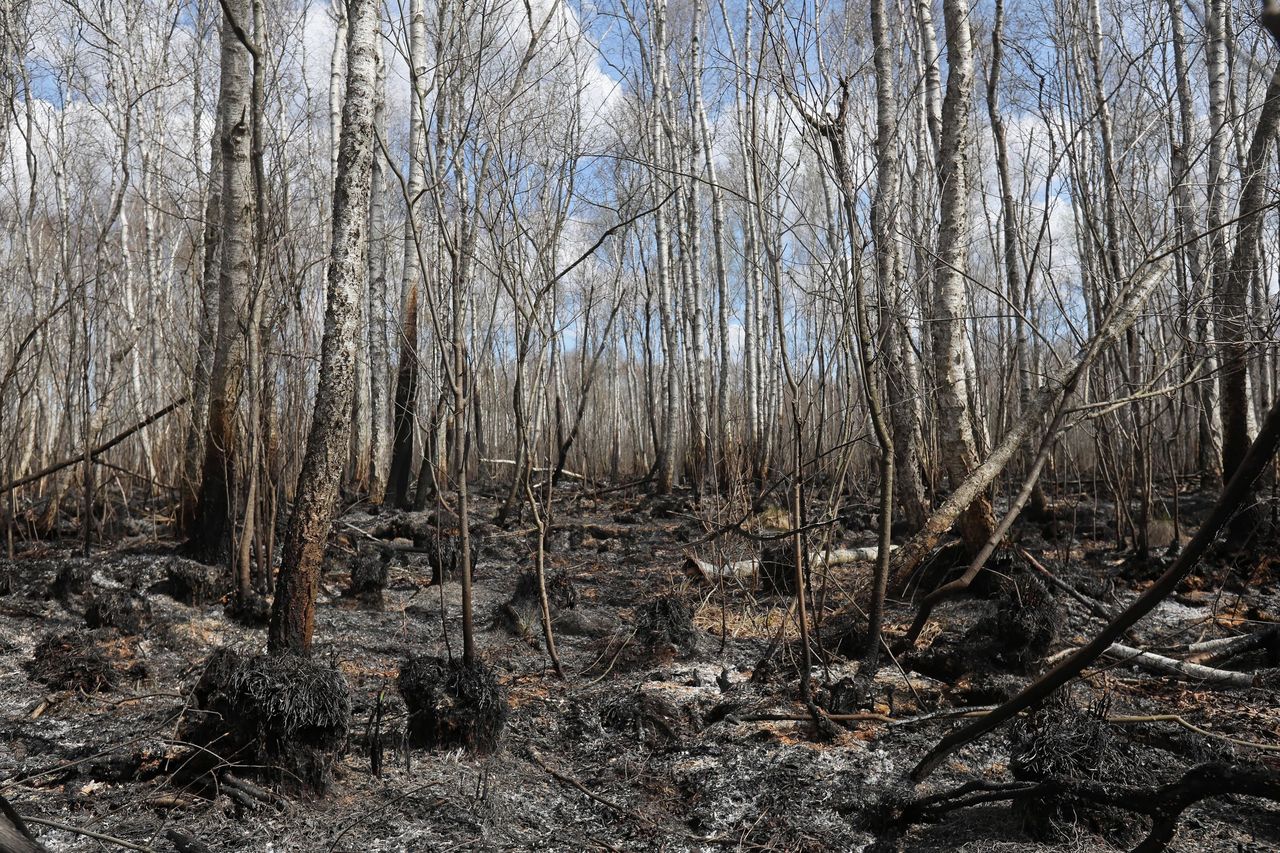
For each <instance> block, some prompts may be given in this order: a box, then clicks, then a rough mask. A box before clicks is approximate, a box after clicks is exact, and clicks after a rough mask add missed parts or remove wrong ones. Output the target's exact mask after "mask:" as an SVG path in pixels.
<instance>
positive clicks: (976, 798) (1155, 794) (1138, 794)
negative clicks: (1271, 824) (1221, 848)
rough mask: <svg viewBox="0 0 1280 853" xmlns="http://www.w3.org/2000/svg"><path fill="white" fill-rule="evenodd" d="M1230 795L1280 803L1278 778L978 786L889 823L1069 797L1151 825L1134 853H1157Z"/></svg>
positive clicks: (1225, 773)
mask: <svg viewBox="0 0 1280 853" xmlns="http://www.w3.org/2000/svg"><path fill="white" fill-rule="evenodd" d="M1228 794H1235V795H1241V796H1249V797H1262V798H1263V799H1267V800H1273V801H1280V774H1277V773H1276V771H1274V770H1269V769H1264V768H1254V767H1232V766H1230V765H1226V764H1202V765H1200V766H1198V767H1192V768H1191V769H1190V770H1188V771H1187V772H1186V773H1184V774H1183V775H1182V778H1180V779H1178V780H1177V781H1175V782H1170V783H1168V784H1167V785H1159V786H1156V787H1152V788H1145V787H1140V786H1135V785H1115V784H1108V783H1106V782H1100V781H1090V780H1083V779H1066V778H1051V779H1046V780H1044V781H1042V782H991V781H987V780H977V781H973V782H968V783H966V784H964V785H961V786H960V787H958V788H955V789H952V790H949V791H943V792H942V793H939V794H932V795H930V796H927V797H922V798H920V799H918V800H915V801H913V802H910V803H907V804H906V805H904V806H901V807H899V808H897V809H894V812H895V813H893V814H891V815H889V816H888V817H889V823H891V824H892V828H893V829H895V830H898V831H901V830H902V829H905V828H906V827H909V826H910V825H911V824H913V823H927V822H934V821H937V820H939V819H940V818H941V817H942V816H943V815H945V814H947V813H948V812H952V811H955V810H957V809H961V808H965V807H968V806H976V805H981V804H985V803H994V802H1001V801H1014V800H1031V799H1039V798H1043V797H1046V796H1052V797H1058V798H1061V797H1064V796H1066V797H1070V798H1072V799H1076V800H1083V801H1087V802H1091V803H1095V804H1099V805H1106V806H1113V807H1116V808H1120V809H1124V810H1126V811H1129V812H1136V813H1138V814H1142V815H1146V816H1147V817H1149V818H1150V819H1151V829H1150V830H1149V831H1148V833H1147V837H1146V838H1144V839H1143V840H1142V842H1140V843H1139V844H1138V845H1137V846H1136V847H1134V848H1133V850H1132V851H1131V853H1159V851H1161V850H1164V849H1165V848H1166V847H1167V846H1168V845H1169V842H1170V841H1172V840H1173V836H1174V833H1175V832H1176V831H1177V826H1178V818H1180V817H1181V816H1182V813H1183V812H1184V811H1186V810H1187V809H1188V808H1190V807H1191V806H1193V805H1195V804H1196V803H1198V802H1200V801H1201V800H1204V799H1207V798H1209V797H1221V796H1226V795H1228ZM891 844H892V839H891V838H886V839H882V841H881V846H880V847H877V848H875V849H887V845H891Z"/></svg>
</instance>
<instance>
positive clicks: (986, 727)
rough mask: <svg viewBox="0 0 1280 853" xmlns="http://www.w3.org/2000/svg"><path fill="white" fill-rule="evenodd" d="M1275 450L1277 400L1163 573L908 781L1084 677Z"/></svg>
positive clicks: (953, 737)
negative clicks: (1213, 501) (1215, 498)
mask: <svg viewBox="0 0 1280 853" xmlns="http://www.w3.org/2000/svg"><path fill="white" fill-rule="evenodd" d="M1277 447H1280V400H1277V401H1276V402H1275V403H1274V404H1273V405H1272V407H1271V410H1270V411H1269V412H1268V413H1267V417H1266V420H1265V421H1263V424H1262V428H1261V429H1260V430H1259V431H1258V437H1257V438H1255V439H1254V440H1253V443H1252V444H1251V445H1250V446H1249V452H1248V453H1247V454H1245V458H1244V459H1243V460H1242V461H1241V463H1240V466H1239V467H1238V468H1237V469H1236V473H1235V474H1234V475H1233V476H1232V477H1231V481H1230V482H1229V483H1227V485H1226V487H1225V488H1224V489H1223V490H1222V496H1221V497H1219V498H1218V502H1217V504H1215V505H1214V507H1213V510H1212V511H1211V512H1210V514H1209V517H1208V519H1206V520H1205V523H1204V524H1203V525H1201V527H1200V529H1199V530H1197V531H1196V535H1195V536H1194V537H1192V539H1191V541H1190V542H1189V543H1188V544H1187V546H1186V548H1185V549H1184V550H1183V551H1182V553H1181V554H1179V555H1178V558H1177V559H1176V560H1174V562H1173V564H1172V565H1170V566H1169V568H1168V569H1167V570H1166V571H1165V573H1164V574H1163V575H1161V576H1160V578H1159V579H1158V580H1156V582H1155V583H1154V584H1152V585H1151V586H1150V587H1149V588H1148V589H1147V591H1146V592H1144V593H1143V594H1142V595H1140V596H1138V598H1136V599H1135V600H1134V601H1133V603H1132V604H1130V605H1129V606H1128V607H1126V608H1125V609H1124V610H1123V611H1122V612H1121V613H1120V614H1119V615H1117V616H1116V617H1115V618H1114V619H1112V620H1111V622H1109V623H1108V624H1107V625H1106V627H1104V628H1103V629H1102V630H1101V631H1099V632H1098V635H1097V636H1096V637H1094V638H1093V640H1091V641H1090V642H1089V643H1088V644H1087V645H1085V646H1083V647H1081V648H1080V650H1079V651H1077V652H1076V653H1075V654H1073V655H1071V656H1070V657H1068V658H1067V659H1066V660H1064V661H1063V662H1062V663H1060V664H1058V665H1057V666H1055V667H1054V668H1053V669H1051V670H1049V671H1048V672H1047V673H1045V674H1044V675H1042V676H1041V677H1040V678H1039V679H1037V680H1036V681H1034V682H1032V683H1031V684H1029V685H1028V686H1027V687H1025V688H1024V689H1023V690H1022V692H1020V693H1019V694H1018V695H1017V696H1015V697H1013V698H1012V699H1010V700H1009V701H1008V702H1006V703H1004V704H1003V705H1001V706H1000V707H998V708H996V709H995V710H994V711H992V712H991V713H990V714H988V715H986V716H984V717H981V718H979V719H977V720H974V721H973V722H971V723H969V724H968V725H966V726H963V727H962V728H960V729H957V730H956V731H954V732H952V733H951V734H949V735H947V736H946V737H944V738H943V739H942V740H941V741H939V742H938V745H937V746H935V747H934V748H933V749H932V750H931V751H930V752H929V754H928V755H926V756H925V757H924V758H923V759H921V761H920V763H919V764H917V765H916V766H915V768H914V769H913V770H912V771H911V778H912V779H915V780H916V781H920V780H921V779H924V778H925V777H926V776H928V775H929V774H930V773H932V772H933V771H934V770H935V769H936V768H937V767H938V765H939V764H941V763H942V761H943V759H945V758H946V757H947V756H948V755H950V754H951V753H953V752H955V751H956V750H957V749H959V748H960V747H962V746H964V745H965V744H967V743H969V742H970V741H973V740H976V739H977V738H979V737H982V736H983V735H984V734H987V733H988V732H990V731H991V730H992V729H994V728H996V727H997V726H999V725H1000V724H1001V723H1003V722H1004V721H1005V720H1008V719H1010V718H1011V717H1013V716H1014V715H1016V714H1018V713H1019V712H1021V711H1024V710H1026V709H1027V708H1030V707H1032V706H1034V705H1037V704H1038V703H1040V702H1042V701H1044V700H1045V699H1047V698H1048V697H1049V696H1050V695H1051V694H1052V693H1053V692H1054V691H1055V690H1057V689H1058V688H1059V687H1062V686H1063V685H1064V684H1066V683H1067V682H1069V681H1071V680H1072V679H1073V678H1075V677H1076V676H1077V675H1079V674H1080V673H1081V672H1083V671H1084V669H1085V667H1087V666H1089V664H1091V663H1093V662H1094V661H1095V660H1097V659H1098V658H1099V657H1101V656H1102V655H1103V654H1104V653H1106V652H1107V650H1109V649H1110V648H1111V647H1112V645H1113V644H1114V643H1115V642H1116V641H1117V640H1119V639H1120V638H1121V637H1122V636H1123V635H1124V633H1125V632H1126V631H1128V630H1129V629H1130V628H1131V627H1133V626H1134V625H1135V624H1137V622H1138V621H1139V620H1140V619H1142V618H1143V617H1144V616H1146V615H1147V614H1148V613H1150V612H1151V610H1152V609H1154V608H1155V606H1156V605H1157V604H1159V603H1160V602H1161V601H1163V600H1164V599H1165V598H1167V597H1168V596H1169V594H1170V593H1172V592H1173V590H1174V589H1175V588H1176V587H1177V585H1178V584H1179V583H1180V582H1181V581H1182V579H1183V578H1185V577H1186V576H1187V575H1188V574H1190V573H1191V570H1192V569H1194V568H1195V567H1196V565H1197V564H1198V563H1199V561H1200V558H1201V557H1202V556H1204V554H1205V552H1206V551H1208V550H1209V546H1210V545H1212V544H1213V542H1214V540H1215V539H1216V538H1217V536H1218V534H1219V533H1221V532H1222V530H1223V529H1224V528H1225V527H1226V526H1227V524H1228V523H1229V522H1230V521H1231V519H1232V518H1233V517H1234V516H1235V513H1236V511H1237V510H1238V509H1239V508H1240V506H1241V505H1242V504H1243V503H1244V501H1245V500H1246V499H1247V498H1248V497H1249V495H1250V494H1252V493H1253V483H1254V481H1255V480H1256V479H1257V478H1258V476H1259V475H1260V474H1261V473H1262V471H1263V470H1264V469H1265V468H1266V467H1267V465H1269V464H1270V463H1271V460H1272V458H1274V456H1275V454H1276V449H1277Z"/></svg>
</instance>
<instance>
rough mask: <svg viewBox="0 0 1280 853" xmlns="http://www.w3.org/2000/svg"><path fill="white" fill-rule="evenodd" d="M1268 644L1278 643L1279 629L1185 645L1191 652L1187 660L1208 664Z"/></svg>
mask: <svg viewBox="0 0 1280 853" xmlns="http://www.w3.org/2000/svg"><path fill="white" fill-rule="evenodd" d="M1269 644H1271V645H1273V647H1274V644H1280V630H1277V629H1276V628H1274V627H1272V628H1268V629H1266V630H1262V631H1255V632H1253V633H1252V634H1245V635H1244V636H1241V637H1223V638H1221V639H1218V640H1206V641H1204V642H1203V643H1192V644H1191V645H1190V646H1188V647H1187V651H1188V652H1190V653H1191V656H1190V657H1189V658H1187V660H1189V661H1191V662H1192V663H1201V664H1205V665H1206V666H1208V665H1209V664H1214V663H1221V662H1222V661H1227V660H1231V659H1232V658H1234V657H1239V656H1240V655H1242V654H1245V653H1247V652H1251V651H1254V650H1255V649H1260V648H1262V647H1263V646H1267V645H1269Z"/></svg>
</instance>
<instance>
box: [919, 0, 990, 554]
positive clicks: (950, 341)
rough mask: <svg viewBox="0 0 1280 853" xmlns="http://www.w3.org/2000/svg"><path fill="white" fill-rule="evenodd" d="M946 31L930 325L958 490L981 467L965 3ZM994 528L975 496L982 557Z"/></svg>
mask: <svg viewBox="0 0 1280 853" xmlns="http://www.w3.org/2000/svg"><path fill="white" fill-rule="evenodd" d="M943 11H944V17H945V19H946V26H947V66H948V73H947V93H946V96H945V97H944V98H943V102H942V126H941V139H940V146H939V155H938V181H939V184H940V185H941V187H942V200H941V221H940V222H939V225H938V250H937V258H938V260H937V265H936V268H935V270H936V272H935V276H936V277H935V281H934V293H933V306H932V320H933V358H934V370H935V373H936V376H935V381H936V382H937V383H938V391H937V415H938V432H939V442H940V444H941V452H942V457H943V462H944V464H945V466H946V470H947V476H948V478H949V479H950V481H951V486H952V488H956V487H958V486H959V485H960V484H961V483H962V482H964V480H965V478H967V477H968V476H969V474H970V473H972V472H973V470H974V469H975V468H977V467H978V451H977V445H976V443H975V441H974V431H973V426H972V424H973V421H972V414H971V412H970V402H969V382H968V376H967V370H966V365H965V360H966V356H965V351H966V338H967V335H966V330H965V325H966V317H967V315H968V299H967V295H966V288H965V270H966V269H967V268H968V264H967V259H966V257H965V255H966V246H967V240H968V225H969V217H968V209H967V207H968V200H969V191H968V190H969V183H968V175H967V171H968V167H969V163H968V160H969V118H970V116H969V112H970V100H971V92H970V89H971V88H972V85H973V46H972V43H971V38H970V32H969V8H968V5H967V3H965V2H964V0H946V2H945V3H944V4H943ZM994 529H995V519H994V517H993V515H992V511H991V502H990V500H989V499H988V498H987V496H986V494H985V493H984V492H977V493H975V494H974V495H973V498H972V500H971V502H970V504H969V505H968V506H967V507H966V508H965V511H964V512H963V513H962V515H961V518H960V535H961V537H962V538H963V539H964V543H965V547H966V548H967V549H968V550H969V551H970V553H973V554H976V553H977V552H978V551H979V550H981V548H982V546H983V545H984V544H986V541H987V539H988V538H989V537H990V535H991V531H992V530H994Z"/></svg>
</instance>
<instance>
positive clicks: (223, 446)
mask: <svg viewBox="0 0 1280 853" xmlns="http://www.w3.org/2000/svg"><path fill="white" fill-rule="evenodd" d="M251 9H252V5H251V3H250V1H249V0H227V3H226V4H225V6H224V7H223V19H222V25H221V28H220V31H219V39H220V41H221V44H222V59H221V63H222V79H221V83H220V84H219V92H218V119H217V121H218V127H219V128H220V129H221V138H220V141H219V144H220V145H221V147H222V228H221V231H222V234H221V242H220V245H219V251H220V253H221V258H220V260H219V272H218V337H217V343H216V344H215V346H214V352H213V370H212V372H211V374H210V377H209V415H208V420H207V422H206V423H207V427H206V432H205V452H204V468H203V471H202V473H201V477H200V498H199V508H198V510H197V513H196V522H195V524H194V526H193V530H192V538H191V547H192V550H193V551H194V552H196V553H198V554H201V555H203V556H206V557H225V556H227V555H228V554H229V550H228V549H229V546H230V541H231V521H230V514H231V509H232V496H233V494H234V492H235V483H236V464H235V460H236V445H237V441H238V433H239V428H238V421H239V417H238V407H239V401H240V391H241V387H242V385H243V384H244V358H245V347H244V340H245V332H246V329H247V326H246V323H247V322H248V317H247V311H248V297H249V273H250V267H251V260H252V259H251V257H250V254H251V252H250V245H251V242H252V239H253V227H252V226H253V174H252V170H251V168H250V147H251V141H252V139H251V137H252V134H251V130H252V128H251V127H250V125H251V110H250V103H249V102H250V94H251V85H252V81H251V72H250V68H249V51H248V49H247V48H246V47H245V45H244V44H243V43H242V42H241V41H240V38H239V37H238V36H237V35H236V32H235V30H236V28H243V27H245V26H247V25H248V22H249V20H250V13H251ZM241 32H243V29H241Z"/></svg>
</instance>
